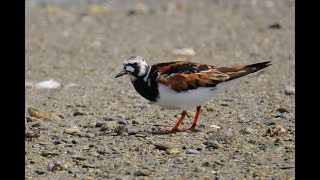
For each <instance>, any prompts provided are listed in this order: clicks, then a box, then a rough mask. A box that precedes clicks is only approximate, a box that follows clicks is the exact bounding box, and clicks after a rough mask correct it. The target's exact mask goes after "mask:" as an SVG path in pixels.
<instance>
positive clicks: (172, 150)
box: [166, 148, 181, 155]
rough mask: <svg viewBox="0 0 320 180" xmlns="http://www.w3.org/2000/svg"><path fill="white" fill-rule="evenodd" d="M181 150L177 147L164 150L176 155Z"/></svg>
mask: <svg viewBox="0 0 320 180" xmlns="http://www.w3.org/2000/svg"><path fill="white" fill-rule="evenodd" d="M180 153H181V151H180V150H179V149H178V148H172V149H167V150H166V154H169V155H176V154H180Z"/></svg>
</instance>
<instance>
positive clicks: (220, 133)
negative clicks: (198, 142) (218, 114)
mask: <svg viewBox="0 0 320 180" xmlns="http://www.w3.org/2000/svg"><path fill="white" fill-rule="evenodd" d="M233 137H234V134H233V132H232V131H231V130H229V129H218V130H216V131H214V132H213V133H212V135H211V136H210V138H209V139H216V140H218V141H226V140H229V139H232V138H233Z"/></svg>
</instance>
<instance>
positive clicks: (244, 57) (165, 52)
mask: <svg viewBox="0 0 320 180" xmlns="http://www.w3.org/2000/svg"><path fill="white" fill-rule="evenodd" d="M294 52H295V1H293V0H201V1H194V0H141V1H138V0H26V1H25V78H26V79H25V81H26V82H25V87H26V92H25V93H26V107H25V110H26V117H27V120H26V124H27V125H26V127H27V129H28V130H27V131H28V133H29V135H30V136H31V137H33V135H34V134H37V133H38V135H36V136H35V137H37V138H42V139H38V140H32V139H31V140H28V141H26V152H27V153H26V177H27V178H34V177H46V178H57V177H58V175H59V178H69V177H70V175H72V176H74V177H86V176H88V177H91V178H92V177H95V178H96V177H102V178H107V179H110V178H111V179H112V178H120V179H121V178H129V179H130V178H132V177H131V176H130V172H131V171H130V172H129V173H128V172H127V171H126V170H123V171H122V170H121V168H117V167H122V166H127V165H126V164H124V163H123V162H127V161H128V163H130V162H129V161H130V159H135V161H134V163H138V165H136V164H131V165H130V167H135V168H136V169H135V170H139V168H138V167H146V168H147V169H148V168H149V169H148V172H149V173H146V174H147V176H151V177H163V175H164V174H165V175H168V176H170V177H185V178H197V177H212V176H213V175H215V176H219V175H220V176H222V177H227V178H228V179H229V178H230V179H231V178H232V177H242V178H248V177H262V178H276V179H277V178H279V177H280V178H284V179H286V178H289V179H290V178H292V177H294V129H295V128H294V122H295V116H294V112H295V100H294V93H295V89H294V87H295V53H294ZM132 55H139V56H142V57H143V58H144V59H145V60H146V61H147V62H148V63H149V64H154V63H160V62H168V61H175V60H178V59H180V60H187V61H194V62H198V63H206V64H212V65H218V66H232V65H243V64H250V63H257V62H262V61H272V64H273V65H272V66H270V67H268V68H266V70H264V71H262V72H259V73H257V74H255V75H253V77H252V78H246V79H244V80H243V83H240V84H239V85H238V86H236V87H233V88H232V89H230V90H228V91H227V93H222V94H221V95H220V96H217V97H216V99H215V101H211V102H209V103H208V104H207V105H206V106H205V107H204V108H203V111H204V112H203V115H202V119H204V120H203V121H202V120H201V121H200V122H201V124H202V125H203V126H202V128H203V133H208V132H211V130H210V127H213V126H211V124H216V125H219V126H220V127H223V128H222V129H223V130H225V129H231V132H233V133H234V136H235V137H236V140H235V141H231V142H229V143H226V144H224V145H223V146H225V147H226V148H227V149H228V151H227V150H224V148H220V149H217V150H215V151H211V150H208V149H206V148H203V147H202V146H203V142H204V141H206V139H204V137H205V136H208V134H205V135H203V133H202V132H200V133H195V134H194V135H188V134H187V135H181V136H179V135H176V136H175V135H173V136H167V137H161V138H159V137H158V136H150V134H148V133H146V132H147V131H149V130H151V129H152V128H157V127H161V128H163V129H168V128H170V127H171V126H172V125H173V124H174V123H175V120H174V119H175V118H177V116H178V115H179V114H180V112H179V111H169V110H164V109H161V108H159V107H157V106H154V105H151V104H149V103H148V102H147V101H146V100H145V99H143V98H142V97H141V96H140V95H139V94H137V93H136V91H135V90H134V88H133V86H132V85H131V82H130V81H129V78H127V77H123V78H119V79H115V78H114V77H115V75H116V74H117V73H118V72H119V71H120V70H121V69H122V68H123V67H122V61H123V60H124V59H125V58H128V57H130V56H132ZM30 107H32V108H30ZM34 108H35V109H34ZM281 108H282V109H281ZM39 112H40V114H41V113H43V114H41V115H48V114H46V113H54V114H56V115H58V116H59V117H57V116H51V115H50V114H49V117H50V118H51V119H52V118H53V119H54V118H57V119H62V120H59V121H42V120H41V117H39V116H37V115H39ZM279 113H280V114H279ZM174 116H176V117H174ZM103 118H111V119H122V120H123V121H125V122H128V124H127V125H126V127H128V128H129V130H130V131H137V132H140V134H141V133H142V134H143V133H146V134H147V135H146V137H144V136H139V137H133V138H132V136H131V135H130V136H128V139H126V138H123V137H122V136H105V135H101V133H102V132H101V131H100V129H99V128H97V127H96V122H98V121H100V120H101V119H103ZM191 119H192V113H191V117H190V119H189V120H186V122H185V123H191V121H192V120H191ZM133 120H135V121H138V122H139V123H138V125H134V123H133ZM266 120H268V121H266ZM269 120H270V122H269ZM268 123H269V124H268ZM155 124H158V126H157V127H156V126H154V125H155ZM279 124H280V125H281V127H283V128H284V129H285V130H286V131H285V132H286V134H285V135H284V137H282V139H283V144H281V143H277V142H278V141H280V140H277V139H279V138H278V137H277V136H272V137H268V138H264V136H263V135H265V132H267V131H268V132H269V131H270V130H268V128H271V129H272V128H275V127H278V126H277V125H279ZM160 125H161V126H160ZM184 126H188V124H184ZM247 126H250V128H253V129H254V133H253V134H254V135H252V134H251V132H252V131H251V130H250V129H249V130H250V131H249V133H248V134H244V135H243V134H241V133H240V134H239V133H238V135H237V132H242V131H241V129H243V128H246V127H247ZM258 127H259V128H258ZM69 128H73V129H75V131H76V132H77V133H80V134H83V136H80V135H79V136H74V135H70V134H68V132H70V129H69ZM208 128H209V129H208ZM66 129H67V130H66ZM200 129H201V127H200ZM278 129H279V127H278ZM71 130H72V129H71ZM280 130H282V129H281V128H280ZM63 132H67V133H63ZM72 132H73V131H72ZM270 132H274V131H270ZM71 134H72V133H71ZM111 137H112V138H111ZM104 138H106V139H104ZM130 138H131V139H130ZM139 138H140V139H139ZM141 138H142V140H141ZM248 138H249V139H248ZM250 138H251V139H250ZM57 139H60V140H61V139H62V140H63V141H61V142H63V143H57V142H60V141H56V140H57ZM124 139H126V141H124ZM159 139H160V140H164V141H167V142H173V143H175V145H176V146H179V148H180V150H181V151H184V150H183V148H182V147H187V148H194V149H197V148H200V149H201V148H202V151H201V153H200V155H199V157H201V158H193V157H189V156H188V158H191V159H192V161H188V162H189V165H190V166H188V165H186V164H185V159H184V158H185V157H184V155H185V154H184V155H181V156H173V157H167V156H165V155H163V154H161V155H159V156H153V155H150V154H148V155H144V156H141V157H140V156H138V155H139V154H138V153H141V152H145V151H148V152H149V150H150V149H151V150H150V152H152V153H153V154H157V153H159V152H158V151H156V152H154V150H153V149H154V147H153V146H151V145H150V144H151V143H150V144H149V145H148V143H143V142H151V141H159ZM280 139H281V138H280ZM64 140H65V141H64ZM73 140H74V141H73ZM123 141H124V142H123ZM128 141H129V142H128ZM73 142H75V143H73ZM190 142H192V143H195V144H192V145H190ZM253 142H254V143H253ZM281 142H282V141H281ZM112 143H113V144H112ZM130 143H134V144H133V145H132V149H130V148H131V145H130ZM197 143H198V144H197ZM219 143H222V142H220V141H219ZM59 144H60V145H59ZM88 144H93V145H92V146H90V148H89V147H88V148H87V149H85V148H83V147H86V146H87V145H88ZM115 145H116V148H115V147H114V146H115ZM136 146H137V147H136ZM141 147H145V149H143V150H141V149H140V150H138V151H136V150H134V149H136V148H138V149H139V148H141ZM242 147H244V148H245V149H241V148H242ZM278 147H279V149H277V148H278ZM99 148H100V150H101V148H102V149H103V148H104V149H106V150H105V151H101V152H109V150H110V149H116V150H113V151H117V153H119V152H120V154H121V153H122V151H125V152H126V153H127V155H128V154H129V155H128V157H125V156H124V155H123V154H121V156H120V155H119V154H112V153H110V154H108V153H106V154H103V153H101V154H100V156H98V157H99V158H98V159H97V158H96V156H95V155H92V154H88V151H89V150H92V149H95V151H96V152H100V151H98V150H97V149H99ZM117 148H118V150H117ZM148 148H150V149H149V150H148ZM264 148H265V149H264ZM119 149H120V150H119ZM146 149H147V150H146ZM266 149H267V150H266ZM275 149H277V151H276V150H275ZM44 150H45V151H46V152H47V151H49V152H52V151H53V152H55V153H56V154H54V153H52V154H51V155H50V153H49V155H48V156H49V157H47V155H41V153H43V151H44ZM71 151H72V152H73V151H76V153H74V154H81V155H79V156H80V157H82V156H86V157H87V158H88V159H85V160H83V159H82V160H80V161H81V162H82V161H84V162H86V163H87V164H86V166H85V165H83V164H81V163H80V164H79V162H78V161H79V160H78V159H77V158H74V157H72V156H73V155H74V154H72V153H70V156H69V154H68V153H65V154H64V152H71ZM118 151H119V152H118ZM152 153H151V154H152ZM71 155H72V156H71ZM122 155H123V156H122ZM136 155H137V156H136ZM50 156H52V157H54V158H52V157H51V158H50ZM110 156H111V157H110ZM238 156H239V157H238ZM136 157H140V158H136ZM213 157H215V158H217V159H216V160H217V161H218V162H220V164H223V165H216V166H215V169H214V173H213V170H212V166H211V165H210V163H211V164H212V163H213V161H212V162H211V161H210V162H209V163H207V164H208V166H209V167H203V166H202V165H201V164H203V163H206V162H202V161H203V160H205V159H210V158H213ZM242 157H246V158H245V160H243V159H241V158H242ZM249 157H250V158H249ZM119 158H120V159H119ZM122 158H123V159H122ZM144 158H149V159H144ZM159 158H160V159H159ZM177 158H178V159H177ZM179 158H182V159H183V160H181V159H179ZM75 159H76V160H75ZM80 159H81V158H80ZM161 159H162V160H163V159H166V160H165V161H162V160H161ZM188 160H190V159H188ZM53 161H54V162H55V163H53ZM154 161H156V162H162V164H161V163H160V164H157V163H155V164H156V165H155V164H152V163H153V162H154ZM57 162H59V163H60V164H59V163H57ZM176 162H182V163H180V164H179V163H176ZM108 163H110V164H108ZM131 163H132V162H131ZM61 164H62V165H61ZM88 164H89V165H88ZM90 164H91V166H90ZM171 164H175V167H173V169H175V168H176V170H173V171H171V170H170V171H169V170H166V169H163V168H164V167H163V166H171ZM187 164H188V163H187ZM213 164H214V163H213ZM60 166H61V167H60ZM197 166H200V167H201V168H202V169H201V168H200V170H199V169H198V170H195V169H193V168H194V167H197ZM58 167H60V169H65V171H60V170H56V169H59V168H58ZM81 167H82V168H81ZM88 167H89V168H88ZM92 167H94V168H92ZM150 167H152V168H151V169H150ZM124 168H126V169H128V168H129V165H128V167H124ZM203 168H204V169H203ZM210 168H211V169H210ZM88 169H89V170H88ZM155 169H156V170H159V171H157V172H154V170H155ZM177 169H180V170H181V169H182V170H181V171H178V170H177ZM140 170H141V169H140ZM141 171H142V170H141ZM138 172H139V171H137V174H138V175H141V174H142V175H143V173H140V174H139V173H138ZM197 172H200V174H198V175H197ZM215 172H220V174H219V173H215ZM77 174H78V175H77ZM79 174H80V175H79ZM133 174H134V173H133ZM137 174H136V175H137ZM138 175H137V176H138Z"/></svg>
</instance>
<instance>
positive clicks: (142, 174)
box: [134, 170, 150, 176]
mask: <svg viewBox="0 0 320 180" xmlns="http://www.w3.org/2000/svg"><path fill="white" fill-rule="evenodd" d="M134 175H135V176H149V175H150V172H149V171H146V170H139V171H137V172H136V173H134Z"/></svg>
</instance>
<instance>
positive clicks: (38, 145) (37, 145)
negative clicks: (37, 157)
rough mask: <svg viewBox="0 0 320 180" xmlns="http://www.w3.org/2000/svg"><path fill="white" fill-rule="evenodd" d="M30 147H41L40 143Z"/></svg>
mask: <svg viewBox="0 0 320 180" xmlns="http://www.w3.org/2000/svg"><path fill="white" fill-rule="evenodd" d="M32 147H33V148H36V149H38V148H41V147H42V146H41V145H40V144H34V145H32Z"/></svg>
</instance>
